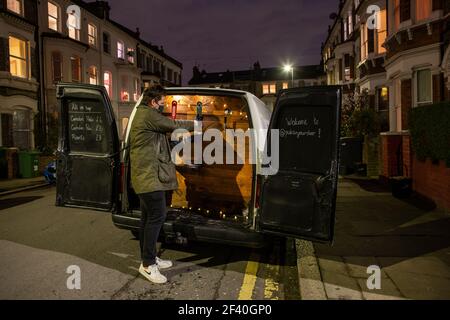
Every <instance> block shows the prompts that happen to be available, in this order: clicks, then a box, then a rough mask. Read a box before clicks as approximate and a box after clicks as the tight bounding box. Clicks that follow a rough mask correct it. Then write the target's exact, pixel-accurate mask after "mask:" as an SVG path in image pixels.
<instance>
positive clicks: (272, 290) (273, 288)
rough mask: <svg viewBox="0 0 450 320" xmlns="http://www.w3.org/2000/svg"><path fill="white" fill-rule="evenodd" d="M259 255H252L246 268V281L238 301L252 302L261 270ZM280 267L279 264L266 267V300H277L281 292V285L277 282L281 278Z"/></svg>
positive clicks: (243, 283)
mask: <svg viewBox="0 0 450 320" xmlns="http://www.w3.org/2000/svg"><path fill="white" fill-rule="evenodd" d="M259 265H260V263H259V255H257V254H256V253H254V252H253V253H252V254H251V255H250V258H249V260H248V262H247V267H246V268H245V275H244V280H243V282H242V286H241V290H240V292H239V296H238V300H252V297H253V291H254V290H255V286H256V281H257V279H258V277H257V273H258V269H259ZM279 271H280V266H279V265H278V264H276V265H271V264H267V265H266V279H265V282H264V299H267V300H276V299H277V298H276V293H278V291H279V288H280V286H279V283H278V281H277V280H276V279H277V278H278V276H279Z"/></svg>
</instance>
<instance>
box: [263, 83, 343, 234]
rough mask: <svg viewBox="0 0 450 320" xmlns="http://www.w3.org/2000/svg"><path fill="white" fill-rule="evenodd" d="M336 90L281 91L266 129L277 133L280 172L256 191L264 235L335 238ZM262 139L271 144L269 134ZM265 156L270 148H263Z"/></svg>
mask: <svg viewBox="0 0 450 320" xmlns="http://www.w3.org/2000/svg"><path fill="white" fill-rule="evenodd" d="M340 108H341V90H340V88H337V87H306V88H298V89H292V90H286V91H283V92H282V93H281V94H280V96H279V98H278V101H277V104H276V106H275V109H274V113H273V115H272V119H271V123H270V129H272V130H274V129H277V130H279V134H280V138H279V170H278V173H276V174H275V175H269V176H265V177H264V179H262V181H263V182H262V186H261V206H260V216H259V228H260V230H261V231H263V232H267V233H274V234H278V235H283V236H289V237H294V238H302V239H308V240H314V241H319V242H332V241H333V236H334V222H335V205H336V191H337V181H338V160H339V132H340V131H339V128H340ZM268 135H269V137H268V139H267V141H268V143H270V141H271V139H270V135H271V131H270V130H269V133H268ZM268 150H269V154H270V152H271V151H270V150H271V148H270V147H269V146H268Z"/></svg>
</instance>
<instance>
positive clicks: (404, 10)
mask: <svg viewBox="0 0 450 320" xmlns="http://www.w3.org/2000/svg"><path fill="white" fill-rule="evenodd" d="M419 1H422V0H419ZM409 19H411V0H394V22H395V23H394V25H395V30H398V29H399V28H400V24H401V23H402V22H404V21H407V20H409Z"/></svg>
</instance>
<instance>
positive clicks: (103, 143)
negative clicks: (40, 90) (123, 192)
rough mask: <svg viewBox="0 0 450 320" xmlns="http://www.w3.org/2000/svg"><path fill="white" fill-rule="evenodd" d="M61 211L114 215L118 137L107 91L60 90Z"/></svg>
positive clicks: (78, 87)
mask: <svg viewBox="0 0 450 320" xmlns="http://www.w3.org/2000/svg"><path fill="white" fill-rule="evenodd" d="M57 98H58V105H59V141H58V151H57V196H56V205H57V206H79V207H86V208H92V209H99V210H107V211H111V210H113V209H115V207H116V205H117V201H118V183H119V174H120V172H119V170H120V154H119V138H118V132H117V127H116V122H115V119H114V112H113V109H112V106H111V103H110V101H109V98H108V95H107V93H106V90H105V89H104V87H100V86H91V85H76V84H61V85H59V86H58V87H57Z"/></svg>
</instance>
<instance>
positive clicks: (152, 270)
mask: <svg viewBox="0 0 450 320" xmlns="http://www.w3.org/2000/svg"><path fill="white" fill-rule="evenodd" d="M139 273H140V274H142V275H143V276H144V277H145V278H147V280H149V281H151V282H153V283H157V284H163V283H166V282H167V278H166V277H164V276H163V275H162V274H161V273H160V272H159V268H158V266H157V265H156V264H154V265H152V266H149V267H148V268H144V266H143V265H142V263H141V266H140V267H139Z"/></svg>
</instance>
